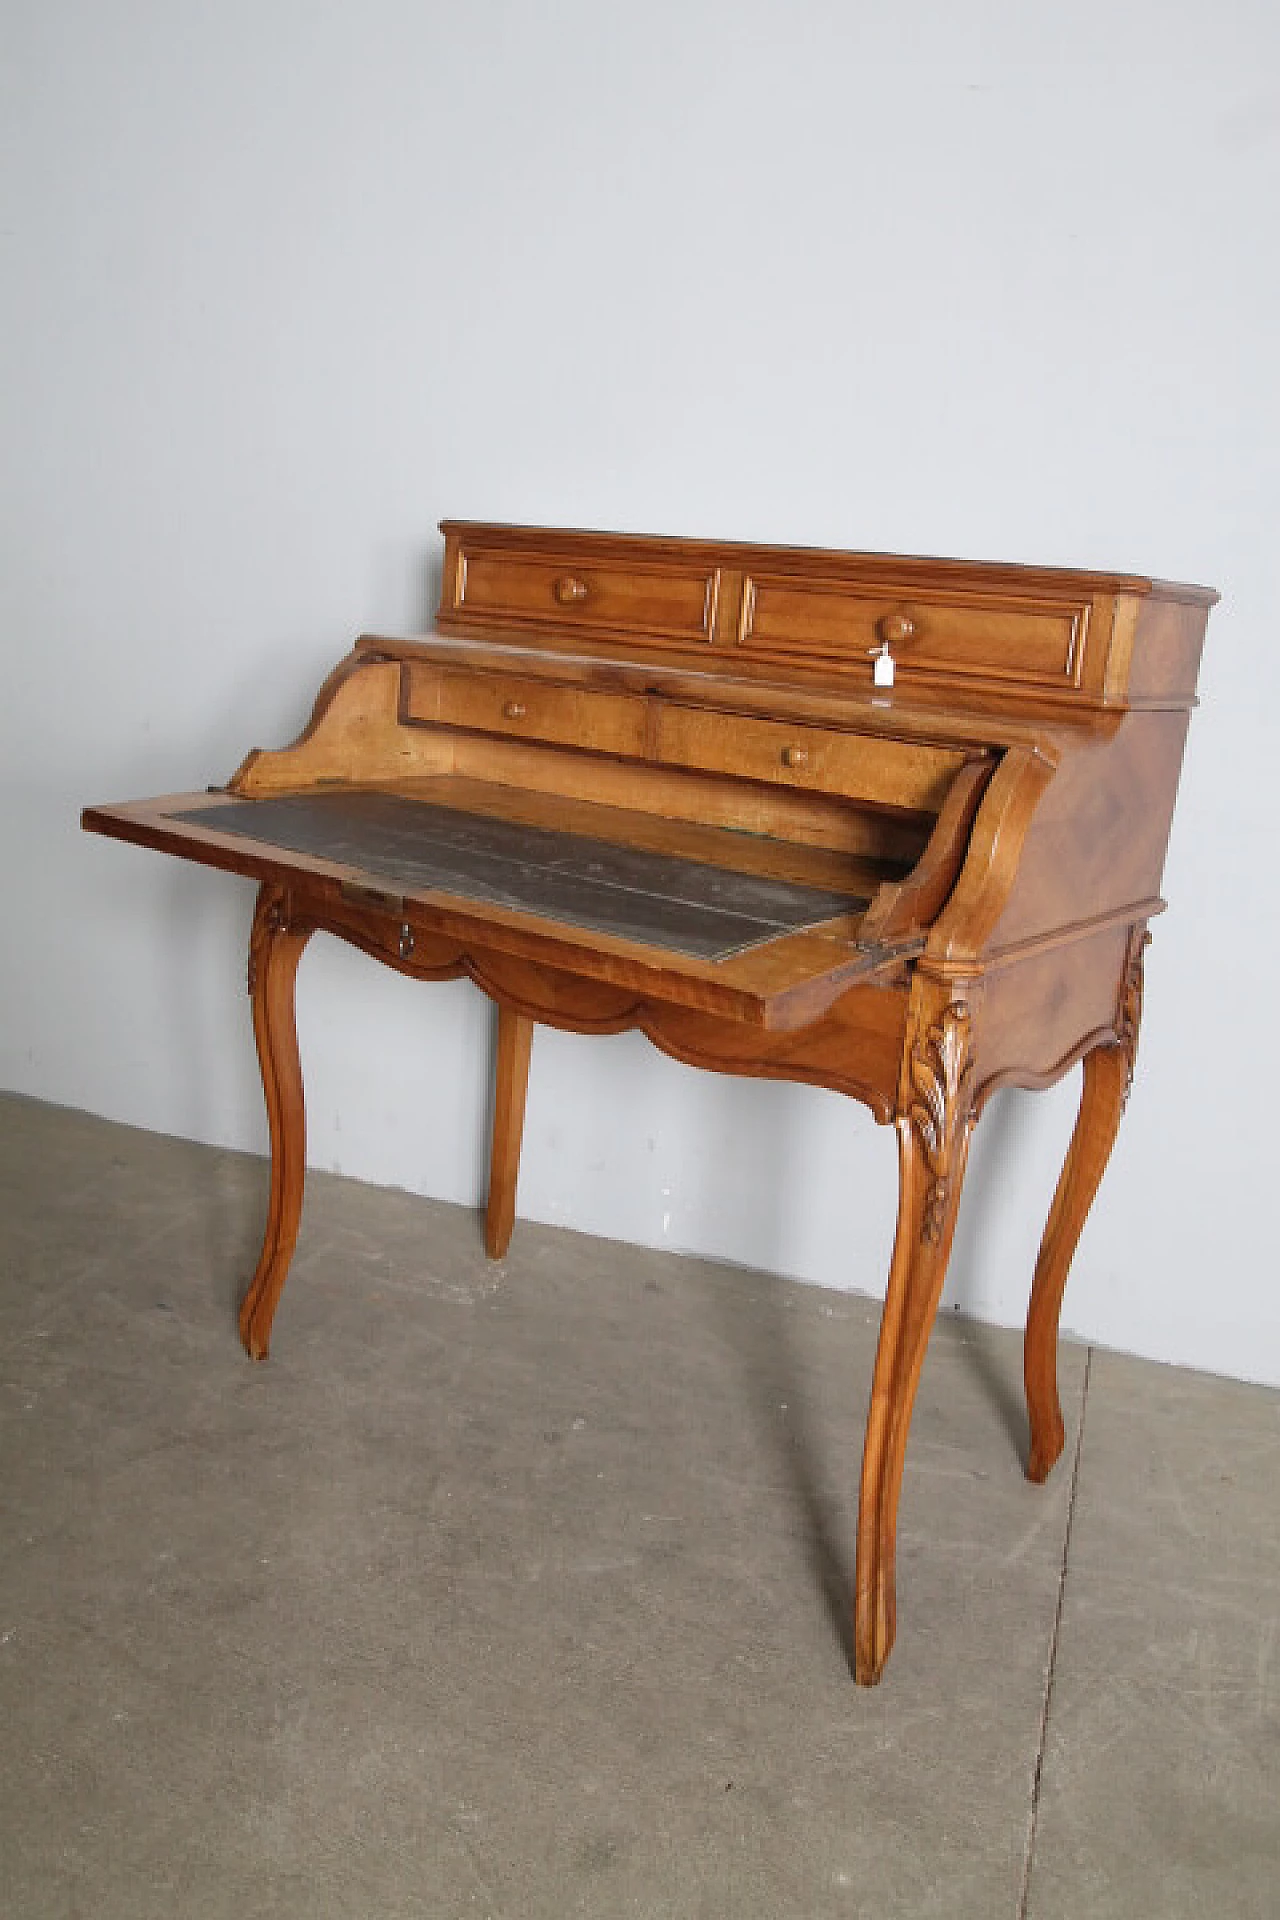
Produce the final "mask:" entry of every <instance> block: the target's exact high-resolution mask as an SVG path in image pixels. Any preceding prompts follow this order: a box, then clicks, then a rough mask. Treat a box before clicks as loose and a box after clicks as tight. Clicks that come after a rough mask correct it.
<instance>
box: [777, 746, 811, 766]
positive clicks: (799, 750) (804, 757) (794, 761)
mask: <svg viewBox="0 0 1280 1920" xmlns="http://www.w3.org/2000/svg"><path fill="white" fill-rule="evenodd" d="M782 764H783V766H784V767H807V766H808V764H809V749H808V747H784V748H783V749H782Z"/></svg>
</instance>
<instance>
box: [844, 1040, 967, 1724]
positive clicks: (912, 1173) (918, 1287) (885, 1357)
mask: <svg viewBox="0 0 1280 1920" xmlns="http://www.w3.org/2000/svg"><path fill="white" fill-rule="evenodd" d="M969 1027H970V1021H969V1012H968V1009H967V1007H965V1006H964V1005H963V1004H956V1005H953V1006H949V1007H947V1008H945V1009H944V1011H943V1012H942V1014H941V1015H940V1017H939V1020H938V1023H937V1025H935V1026H930V1027H929V1028H928V1029H927V1031H926V1032H925V1034H924V1037H923V1039H921V1040H919V1041H917V1043H916V1044H915V1046H914V1047H913V1049H912V1054H911V1061H910V1072H911V1094H912V1097H911V1099H910V1104H909V1109H908V1111H907V1112H905V1113H902V1114H900V1115H899V1118H898V1121H897V1128H898V1167H899V1180H900V1185H899V1196H898V1231H897V1236H896V1238H895V1240H894V1246H893V1261H892V1264H891V1266H890V1269H889V1286H888V1291H887V1293H886V1295H885V1303H884V1314H883V1317H882V1319H881V1322H880V1344H879V1346H878V1348H877V1349H876V1365H875V1373H874V1376H873V1378H872V1383H871V1406H870V1411H869V1412H868V1415H867V1437H866V1443H865V1446H864V1449H863V1455H862V1492H861V1497H860V1501H859V1506H858V1566H857V1576H856V1582H855V1599H854V1672H855V1675H856V1678H857V1679H858V1681H859V1682H860V1683H861V1684H862V1685H863V1686H873V1685H874V1684H875V1682H876V1681H877V1680H878V1679H879V1678H880V1675H881V1672H882V1670H883V1668H884V1663H885V1661H886V1660H887V1659H888V1657H889V1652H890V1649H891V1648H892V1646H893V1638H894V1631H895V1627H896V1617H895V1600H894V1552H895V1546H896V1541H897V1525H898V1494H899V1491H900V1490H901V1486H902V1468H903V1462H904V1460H905V1458H906V1450H907V1432H908V1429H909V1427H910V1425H911V1411H912V1408H913V1406H914V1404H915V1397H916V1386H917V1383H918V1381H919V1379H920V1370H921V1368H922V1366H923V1365H924V1356H925V1349H926V1347H927V1346H928V1343H929V1334H930V1332H931V1330H932V1327H933V1322H934V1319H935V1316H936V1314H937V1311H938V1299H939V1296H940V1295H941V1293H942V1283H943V1280H944V1279H945V1277H946V1271H947V1260H948V1258H949V1256H950V1253H951V1240H952V1235H953V1234H954V1232H955V1223H956V1212H957V1209H958V1207H959V1203H960V1189H961V1186H962V1184H963V1181H964V1169H965V1162H966V1159H967V1157H968V1151H969V1134H970V1132H971V1130H972V1125H973V1108H972V1082H973V1072H972V1067H971V1066H970V1063H969Z"/></svg>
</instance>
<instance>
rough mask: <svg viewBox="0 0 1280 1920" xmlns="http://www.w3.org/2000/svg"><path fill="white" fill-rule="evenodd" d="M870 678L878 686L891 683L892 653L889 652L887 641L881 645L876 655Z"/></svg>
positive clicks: (885, 685) (887, 685)
mask: <svg viewBox="0 0 1280 1920" xmlns="http://www.w3.org/2000/svg"><path fill="white" fill-rule="evenodd" d="M872 679H873V680H874V681H875V684H876V686H878V687H891V686H892V685H893V655H892V654H891V653H890V651H889V648H888V645H887V643H886V645H884V646H883V647H881V649H880V651H879V653H878V654H877V655H876V660H875V667H874V669H873V672H872Z"/></svg>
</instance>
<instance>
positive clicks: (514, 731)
mask: <svg viewBox="0 0 1280 1920" xmlns="http://www.w3.org/2000/svg"><path fill="white" fill-rule="evenodd" d="M406 677H407V681H408V687H407V691H406V695H405V704H404V712H405V719H406V720H411V721H413V720H416V721H425V722H429V723H434V724H436V725H439V726H446V727H467V728H472V729H474V730H475V731H476V732H479V733H496V734H501V735H503V736H504V737H505V738H507V739H513V740H522V739H523V740H547V741H551V742H553V743H555V744H556V745H559V746H571V747H585V748H588V749H590V750H591V751H593V752H595V753H612V754H619V755H622V756H624V757H625V758H632V759H638V758H639V757H640V756H641V755H643V753H644V740H645V701H644V698H643V696H642V695H637V694H626V693H598V692H596V691H594V690H593V689H591V688H589V687H570V686H561V685H557V684H556V683H554V682H550V683H549V682H547V681H545V680H521V679H517V678H514V677H511V676H508V675H507V674H497V673H456V672H451V671H449V670H448V669H447V668H445V669H441V668H435V667H418V666H410V667H408V668H407V669H406Z"/></svg>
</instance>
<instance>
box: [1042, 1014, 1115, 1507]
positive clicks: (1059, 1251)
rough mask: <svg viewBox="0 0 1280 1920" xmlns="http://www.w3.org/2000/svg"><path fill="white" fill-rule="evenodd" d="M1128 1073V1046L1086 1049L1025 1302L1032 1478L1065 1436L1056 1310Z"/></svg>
mask: <svg viewBox="0 0 1280 1920" xmlns="http://www.w3.org/2000/svg"><path fill="white" fill-rule="evenodd" d="M1128 1073H1129V1056H1128V1055H1127V1054H1126V1052H1125V1050H1124V1048H1123V1047H1095V1048H1094V1050H1093V1052H1092V1053H1090V1054H1086V1055H1085V1062H1084V1086H1083V1088H1082V1090H1081V1094H1080V1112H1079V1115H1078V1116H1077V1119H1076V1127H1075V1132H1074V1133H1073V1134H1072V1136H1071V1145H1070V1147H1069V1148H1068V1149H1067V1158H1066V1162H1065V1164H1064V1166H1063V1169H1062V1173H1061V1175H1060V1176H1059V1179H1058V1189H1057V1192H1056V1193H1055V1194H1054V1196H1053V1205H1052V1207H1051V1208H1050V1210H1049V1224H1048V1225H1047V1226H1046V1228H1045V1230H1044V1239H1043V1240H1042V1241H1041V1242H1040V1255H1039V1258H1038V1259H1037V1261H1036V1273H1035V1279H1034V1280H1033V1281H1032V1283H1031V1305H1030V1307H1029V1308H1028V1310H1027V1333H1026V1339H1025V1341H1024V1343H1023V1349H1022V1373H1023V1379H1024V1381H1025V1383H1026V1389H1027V1413H1028V1416H1029V1418H1030V1421H1031V1451H1030V1454H1029V1456H1028V1459H1027V1478H1028V1479H1029V1480H1044V1479H1046V1478H1047V1477H1048V1474H1049V1470H1050V1468H1051V1467H1052V1466H1053V1464H1054V1462H1055V1461H1056V1460H1057V1458H1058V1455H1059V1454H1060V1453H1061V1452H1062V1445H1063V1441H1064V1439H1065V1437H1066V1430H1065V1428H1064V1426H1063V1424H1062V1407H1061V1405H1060V1403H1059V1400H1058V1316H1059V1314H1060V1313H1061V1311H1062V1295H1063V1292H1064V1291H1065V1289H1066V1284H1067V1270H1068V1268H1069V1267H1070V1265H1071V1257H1072V1255H1073V1254H1074V1253H1075V1250H1076V1242H1077V1241H1078V1240H1079V1238H1080V1234H1081V1231H1082V1229H1083V1227H1084V1223H1085V1220H1086V1218H1087V1217H1088V1213H1089V1208H1090V1207H1091V1206H1092V1205H1093V1196H1094V1194H1095V1193H1096V1192H1097V1191H1098V1185H1099V1182H1100V1181H1101V1179H1102V1176H1103V1174H1104V1173H1105V1172H1106V1167H1107V1161H1108V1160H1109V1159H1110V1158H1111V1149H1112V1147H1113V1146H1114V1144H1115V1138H1116V1134H1117V1133H1118V1132H1119V1130H1120V1114H1121V1111H1122V1109H1123V1106H1124V1097H1125V1091H1126V1084H1127V1080H1128Z"/></svg>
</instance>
